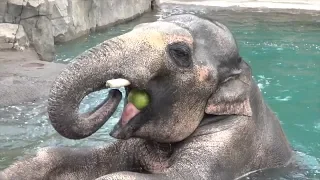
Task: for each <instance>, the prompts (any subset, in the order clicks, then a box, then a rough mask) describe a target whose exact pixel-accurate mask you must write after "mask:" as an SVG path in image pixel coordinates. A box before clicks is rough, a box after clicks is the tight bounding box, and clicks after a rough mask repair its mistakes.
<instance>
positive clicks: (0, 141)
mask: <svg viewBox="0 0 320 180" xmlns="http://www.w3.org/2000/svg"><path fill="white" fill-rule="evenodd" d="M183 12H187V13H192V14H199V15H202V16H207V17H209V18H213V19H216V20H218V21H220V22H222V23H224V24H225V25H227V26H228V27H229V28H230V30H231V31H232V32H233V34H234V36H235V38H236V39H237V42H238V45H239V48H240V53H241V55H242V57H243V58H244V59H245V60H246V61H247V62H248V63H249V64H250V65H251V67H252V70H253V75H254V78H255V80H256V81H257V83H258V85H259V87H260V89H261V91H262V93H263V96H264V98H265V100H266V102H267V103H268V104H269V105H270V107H271V108H272V109H273V111H274V112H275V113H276V114H277V116H278V117H279V119H280V121H281V124H282V127H283V129H284V131H285V133H286V135H287V137H288V139H289V141H290V143H291V145H292V146H293V148H294V149H295V150H296V151H297V154H298V156H299V157H300V160H301V161H302V163H304V164H306V165H307V168H306V169H305V171H304V172H303V173H302V174H298V175H297V174H289V175H281V176H280V175H279V176H278V177H277V178H278V179H320V84H319V83H320V21H319V19H320V16H319V15H317V14H309V15H297V16H293V15H287V14H281V13H277V14H275V13H273V14H271V13H269V14H268V13H262V12H256V13H249V12H230V11H229V12H228V11H218V12H217V11H215V10H214V9H211V8H208V7H183V8H181V7H179V6H165V7H164V9H163V10H162V11H160V12H152V13H147V14H145V15H143V16H142V17H140V18H138V19H136V20H134V21H131V22H129V23H126V24H121V25H117V26H115V27H112V28H109V29H108V30H107V31H103V32H96V33H93V34H90V35H88V36H85V37H83V38H80V39H77V40H74V41H72V42H68V43H67V44H61V45H57V46H56V50H57V58H56V61H57V62H60V63H68V62H70V61H72V59H73V58H74V57H75V56H77V55H78V54H80V53H82V52H83V51H85V50H87V49H88V48H90V47H92V46H94V45H96V44H98V43H101V42H102V41H104V40H106V39H109V38H112V37H114V36H118V35H120V34H123V33H125V32H128V31H130V30H131V29H132V28H133V27H134V26H135V25H137V24H139V23H143V22H152V21H156V20H157V19H160V18H163V17H166V16H170V15H172V14H179V13H183ZM122 92H123V89H122ZM107 93H108V90H104V91H101V92H96V93H93V94H91V95H89V96H88V97H86V98H85V100H84V101H83V102H82V104H81V111H83V112H84V111H87V110H88V109H91V108H93V107H94V106H95V105H97V104H98V103H99V102H101V101H102V100H103V99H104V98H105V97H106V94H107ZM122 107H123V102H122V103H121V104H120V106H119V107H118V110H117V111H116V113H115V114H114V115H113V116H112V119H111V121H109V122H108V123H107V124H106V125H104V126H103V128H101V129H100V130H99V131H97V133H95V134H94V135H92V136H90V137H88V138H86V139H83V140H78V141H74V140H69V139H66V138H63V137H61V136H60V135H58V134H57V133H56V132H55V131H54V130H53V128H52V127H51V125H50V124H49V123H48V120H47V114H46V100H43V101H41V102H36V103H23V104H21V105H17V106H10V107H6V108H2V109H0V169H3V168H5V167H7V166H8V165H9V164H11V163H12V162H13V161H16V160H18V159H20V158H21V157H22V156H23V155H24V154H32V153H34V152H35V150H36V149H38V148H39V147H44V146H72V147H80V146H95V145H101V144H105V143H108V142H110V141H113V140H114V139H112V138H111V137H110V136H109V135H108V134H109V132H110V130H111V128H112V127H113V125H114V124H115V123H116V121H117V120H118V118H119V116H120V113H121V111H120V109H122ZM247 179H250V177H248V178H247ZM273 179H275V177H273Z"/></svg>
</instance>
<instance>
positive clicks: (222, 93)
mask: <svg viewBox="0 0 320 180" xmlns="http://www.w3.org/2000/svg"><path fill="white" fill-rule="evenodd" d="M229 74H230V76H229V77H226V79H225V80H224V81H223V82H221V83H220V86H219V87H218V89H217V90H216V91H215V93H213V94H212V95H211V96H210V98H209V100H208V102H207V106H206V109H205V113H207V114H213V115H243V116H252V109H251V106H250V99H249V95H250V89H251V71H250V70H249V67H248V66H247V67H245V68H244V69H242V68H241V69H239V70H233V71H232V72H231V73H229Z"/></svg>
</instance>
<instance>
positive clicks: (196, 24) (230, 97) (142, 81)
mask: <svg viewBox="0 0 320 180" xmlns="http://www.w3.org/2000/svg"><path fill="white" fill-rule="evenodd" d="M115 78H124V79H127V80H128V81H130V83H131V84H130V85H129V86H127V87H126V88H125V89H126V94H128V92H130V90H132V89H133V88H138V89H143V90H145V91H146V92H147V93H148V94H149V96H150V97H151V101H150V103H149V104H148V106H147V107H146V108H144V109H142V110H141V111H139V110H136V109H134V108H133V109H132V106H131V104H130V103H128V101H127V95H126V98H125V107H124V109H123V115H122V118H120V120H119V122H118V123H117V124H116V125H115V127H114V129H113V130H112V132H111V134H110V135H111V136H113V137H115V138H118V139H128V138H130V137H139V138H143V139H147V140H154V141H157V142H166V143H173V142H179V141H181V140H183V139H185V138H186V137H188V136H190V135H191V134H192V133H193V132H194V131H195V130H196V129H197V127H198V126H199V124H200V123H201V121H202V119H204V117H206V116H218V115H241V116H251V115H252V112H251V106H250V101H249V98H248V96H249V93H250V92H249V91H250V86H251V82H252V79H251V70H250V67H249V66H248V64H247V63H246V62H245V61H243V60H242V58H241V57H240V55H239V52H238V47H237V44H236V41H235V39H234V37H233V35H232V33H231V32H230V31H229V30H228V28H227V27H226V26H224V25H223V24H220V23H218V22H211V21H209V20H205V19H200V18H199V17H196V16H194V15H176V16H172V17H169V18H166V19H164V20H161V21H157V22H152V23H144V24H141V25H138V26H136V27H135V28H134V29H133V30H132V31H130V32H128V33H126V34H123V35H121V36H118V37H115V38H112V39H110V40H107V41H104V42H103V43H101V44H99V45H97V46H96V47H93V48H91V49H89V50H88V51H87V52H85V53H83V54H82V55H80V56H78V57H76V60H75V61H74V62H73V63H70V64H69V65H68V67H67V68H66V69H65V70H63V71H62V73H61V74H60V75H59V77H57V79H56V81H55V82H54V84H53V86H52V89H51V91H50V97H49V106H48V113H49V119H50V121H51V123H52V125H53V127H54V128H55V129H56V130H57V132H59V133H60V134H61V135H62V136H64V137H67V138H71V139H81V138H85V137H88V136H90V135H91V134H93V133H94V132H96V131H97V130H98V129H99V128H100V127H101V126H102V125H103V124H104V123H105V122H106V121H107V120H108V119H109V118H110V116H111V115H112V114H113V112H114V111H115V110H116V108H117V106H118V104H119V102H120V100H121V99H122V94H121V92H120V91H119V90H117V89H112V90H110V93H109V97H108V98H107V99H106V100H105V101H103V102H102V103H101V104H100V105H99V106H98V107H96V108H95V109H94V110H93V111H92V112H87V113H85V114H79V112H78V110H79V105H80V103H81V101H82V99H83V98H84V97H85V96H86V95H88V94H89V93H91V92H94V91H98V90H101V89H103V88H106V86H105V83H106V81H107V80H110V79H115Z"/></svg>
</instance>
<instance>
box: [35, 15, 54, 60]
mask: <svg viewBox="0 0 320 180" xmlns="http://www.w3.org/2000/svg"><path fill="white" fill-rule="evenodd" d="M32 42H33V46H34V48H35V50H36V52H37V53H38V55H39V57H40V59H41V60H43V61H53V60H54V57H55V48H54V38H53V33H52V24H51V21H50V20H49V19H48V18H47V17H46V16H38V17H37V23H36V24H35V27H34V28H33V29H32Z"/></svg>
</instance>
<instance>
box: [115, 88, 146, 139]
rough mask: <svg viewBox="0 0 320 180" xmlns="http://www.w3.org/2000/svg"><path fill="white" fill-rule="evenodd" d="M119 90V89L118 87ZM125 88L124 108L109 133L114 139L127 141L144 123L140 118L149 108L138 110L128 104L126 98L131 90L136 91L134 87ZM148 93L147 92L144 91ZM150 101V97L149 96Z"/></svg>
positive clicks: (131, 104)
mask: <svg viewBox="0 0 320 180" xmlns="http://www.w3.org/2000/svg"><path fill="white" fill-rule="evenodd" d="M118 88H119V87H118ZM124 88H125V93H126V94H125V98H124V107H123V110H122V114H121V116H120V119H119V121H118V123H117V124H116V125H115V126H114V128H113V130H112V131H111V132H110V136H112V137H114V138H116V139H129V138H130V137H131V136H132V135H133V133H134V132H135V131H137V130H138V129H139V128H140V127H141V126H142V125H143V124H144V123H145V121H144V119H145V118H142V117H143V115H144V112H145V111H147V110H148V109H149V108H150V104H148V105H146V107H144V108H143V109H141V110H140V109H138V108H137V107H136V106H135V105H134V104H133V103H132V102H129V100H128V96H129V93H130V92H131V91H132V90H133V89H137V88H136V87H135V86H134V85H132V84H130V85H127V86H125V87H124ZM145 91H146V92H147V93H148V90H145ZM148 94H150V93H148ZM150 98H151V99H152V97H151V96H150Z"/></svg>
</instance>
